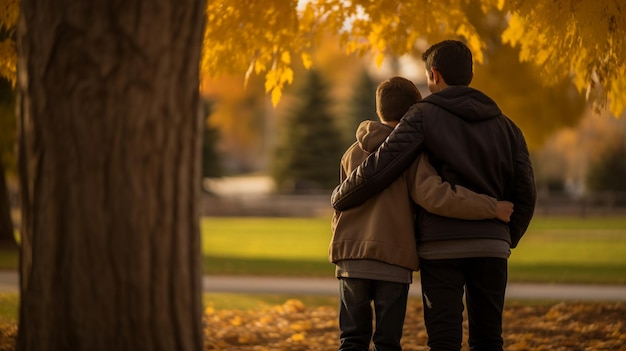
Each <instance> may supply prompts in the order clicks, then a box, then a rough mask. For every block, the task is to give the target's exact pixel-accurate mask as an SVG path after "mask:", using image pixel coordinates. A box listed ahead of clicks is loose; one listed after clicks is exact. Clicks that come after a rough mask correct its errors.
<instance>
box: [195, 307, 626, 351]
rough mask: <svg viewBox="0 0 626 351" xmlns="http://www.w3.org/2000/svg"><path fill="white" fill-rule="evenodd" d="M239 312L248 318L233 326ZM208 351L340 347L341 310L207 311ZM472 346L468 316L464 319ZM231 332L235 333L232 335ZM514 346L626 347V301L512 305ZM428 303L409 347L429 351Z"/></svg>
mask: <svg viewBox="0 0 626 351" xmlns="http://www.w3.org/2000/svg"><path fill="white" fill-rule="evenodd" d="M234 316H238V317H239V319H238V320H241V321H243V323H242V324H240V325H237V326H235V325H233V323H231V322H230V321H232V320H233V318H235V317H234ZM205 323H206V324H205V335H206V339H205V340H206V344H205V350H229V351H263V350H272V351H281V350H290V351H309V350H311V351H312V350H328V351H331V350H337V348H338V345H339V340H338V338H339V327H338V324H337V311H336V309H334V308H329V307H317V308H306V307H304V306H303V305H302V303H301V302H299V301H298V300H288V301H287V302H285V303H284V304H283V305H281V306H274V307H271V308H264V309H260V310H255V311H219V312H217V311H211V313H207V314H206V316H205ZM464 328H465V333H464V338H465V342H464V345H463V350H468V349H469V348H468V346H467V318H466V322H465V323H464ZM227 335H230V337H226V336H227ZM504 337H505V349H506V350H508V351H626V304H623V303H559V304H552V305H535V306H525V305H513V306H507V307H506V309H505V313H504ZM427 339H428V336H427V334H426V329H425V327H424V322H423V318H422V305H421V303H420V302H419V301H415V300H413V301H411V302H410V303H409V309H408V312H407V319H406V322H405V329H404V338H403V349H404V351H426V350H428V346H427V345H426V343H427Z"/></svg>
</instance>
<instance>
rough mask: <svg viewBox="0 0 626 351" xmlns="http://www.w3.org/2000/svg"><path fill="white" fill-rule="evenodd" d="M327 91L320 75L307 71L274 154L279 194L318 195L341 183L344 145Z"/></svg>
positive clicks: (275, 178) (275, 175)
mask: <svg viewBox="0 0 626 351" xmlns="http://www.w3.org/2000/svg"><path fill="white" fill-rule="evenodd" d="M328 91H329V89H328V86H327V84H326V83H325V82H324V81H323V79H322V77H321V76H320V74H319V73H318V72H316V71H315V70H309V71H307V77H306V79H305V83H304V85H303V86H302V87H301V89H299V93H298V95H297V96H298V97H299V98H300V100H299V101H298V102H297V103H296V106H295V107H294V109H293V110H292V111H291V112H290V113H289V115H288V116H287V118H286V121H285V125H284V126H283V128H282V135H281V139H280V142H279V145H278V146H277V148H276V152H275V155H274V165H273V169H272V176H273V178H274V181H275V182H276V186H277V190H278V191H279V192H283V193H289V192H293V193H304V192H315V191H320V190H328V189H332V188H333V187H334V186H335V185H337V184H338V181H339V174H338V169H339V162H340V160H341V155H342V153H343V147H344V144H343V142H342V138H341V134H340V132H339V130H338V129H337V127H336V126H335V124H334V118H333V117H332V116H331V114H330V107H331V106H330V105H331V101H330V99H329V97H328Z"/></svg>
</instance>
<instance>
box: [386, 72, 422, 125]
mask: <svg viewBox="0 0 626 351" xmlns="http://www.w3.org/2000/svg"><path fill="white" fill-rule="evenodd" d="M421 99H422V94H420V92H419V90H418V89H417V87H416V86H415V84H413V82H411V81H410V80H408V79H406V78H402V77H392V78H389V79H387V80H385V81H383V82H381V83H380V84H379V85H378V87H377V88H376V113H377V114H378V117H379V118H380V119H381V120H382V121H399V120H400V119H401V118H402V116H404V114H405V113H406V111H408V110H409V107H411V106H413V105H414V104H416V103H417V102H418V101H420V100H421Z"/></svg>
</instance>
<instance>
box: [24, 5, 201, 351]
mask: <svg viewBox="0 0 626 351" xmlns="http://www.w3.org/2000/svg"><path fill="white" fill-rule="evenodd" d="M203 26H204V3H203V1H200V0H161V1H153V0H134V1H122V2H120V1H109V0H91V1H82V0H67V1H63V2H59V1H57V0H22V1H21V19H20V26H19V30H18V33H19V34H18V57H19V64H18V66H19V69H20V72H19V73H18V76H19V78H18V86H19V93H20V96H19V99H18V104H19V109H20V112H19V114H20V126H19V130H20V141H19V144H20V164H19V168H20V180H21V186H22V189H21V191H22V199H23V201H22V210H23V224H22V231H23V233H24V234H23V245H22V252H21V258H20V293H21V296H20V299H21V300H20V312H19V313H20V319H19V332H18V341H17V349H18V350H21V351H26V350H37V351H48V350H59V351H60V350H75V351H80V350H89V351H99V350H107V351H110V350H135V351H136V350H166V351H168V350H178V351H186V350H196V351H197V350H201V349H202V340H203V338H202V326H201V314H202V301H201V256H200V233H199V208H198V204H199V201H198V200H199V195H200V187H199V184H198V181H197V180H198V179H199V177H200V137H201V121H200V118H199V92H198V87H199V62H200V48H201V41H202V33H203Z"/></svg>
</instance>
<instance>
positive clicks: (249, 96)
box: [0, 10, 626, 233]
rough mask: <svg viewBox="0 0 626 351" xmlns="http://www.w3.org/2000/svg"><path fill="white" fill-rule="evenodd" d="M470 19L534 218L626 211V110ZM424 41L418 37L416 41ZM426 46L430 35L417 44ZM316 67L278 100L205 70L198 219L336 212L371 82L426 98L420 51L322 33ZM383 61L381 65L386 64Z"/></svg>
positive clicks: (0, 181) (478, 14) (11, 98)
mask: <svg viewBox="0 0 626 351" xmlns="http://www.w3.org/2000/svg"><path fill="white" fill-rule="evenodd" d="M468 16H469V17H470V18H471V20H472V23H473V24H474V25H475V26H476V29H477V31H478V33H479V34H480V35H481V37H482V38H485V41H486V43H487V47H486V48H485V50H484V52H483V53H484V57H483V60H482V61H483V62H482V63H478V62H477V63H476V64H475V78H474V80H473V82H472V84H471V86H472V87H474V88H477V89H480V90H483V91H484V92H485V93H487V94H488V95H490V96H491V97H492V98H494V100H495V101H496V102H497V103H498V104H499V106H500V107H501V109H502V110H503V111H504V113H505V114H506V115H507V116H509V117H510V118H511V119H513V120H514V121H515V122H516V123H517V124H518V125H519V126H520V127H521V129H522V130H523V132H524V133H525V136H526V138H527V141H528V143H529V148H530V150H531V153H532V160H533V165H534V168H535V172H536V181H537V187H538V189H539V201H538V206H537V214H549V215H555V214H556V215H559V214H565V215H575V216H587V215H614V214H623V213H626V182H625V181H624V179H626V118H624V116H623V115H622V116H614V115H612V114H611V113H610V112H609V111H608V109H605V110H598V109H594V108H592V107H591V106H588V105H587V104H586V102H585V101H586V99H585V96H582V94H580V93H579V91H578V90H577V89H576V88H575V87H574V85H573V83H572V80H571V79H563V80H562V81H557V82H553V83H552V84H550V85H549V86H546V85H545V84H542V77H541V75H540V74H539V73H538V72H537V67H536V66H534V65H533V64H531V63H523V62H519V60H518V57H519V54H520V52H519V50H520V49H519V48H513V47H511V46H509V45H505V44H502V41H501V40H500V33H501V32H502V27H503V26H505V25H506V20H507V19H506V18H505V16H504V15H503V14H500V15H494V14H493V13H492V14H490V15H486V14H484V13H483V12H482V11H478V10H477V11H475V12H469V13H468ZM418 44H419V43H418ZM421 44H422V46H423V48H424V49H425V48H426V47H427V45H428V44H427V43H426V42H423V43H421ZM312 53H313V54H312V57H311V58H310V59H311V61H312V62H311V68H305V67H303V66H302V64H300V66H298V63H295V62H294V63H293V68H294V74H293V75H294V76H295V77H297V78H298V79H295V80H294V83H293V84H291V85H287V86H286V87H285V88H284V91H283V94H282V97H281V98H280V100H279V102H278V104H277V105H276V106H274V104H273V103H272V101H271V100H272V98H271V96H270V94H268V93H266V90H265V86H264V79H263V77H260V76H255V75H250V76H246V75H245V74H244V73H242V74H239V75H222V76H220V78H213V79H212V78H203V81H202V82H201V87H200V88H201V94H202V98H203V119H204V122H205V123H204V135H203V136H204V138H203V146H202V147H203V156H202V171H203V175H202V179H198V182H201V184H202V189H203V197H202V215H204V216H317V215H319V214H324V213H328V212H330V210H331V208H330V202H329V194H330V191H331V190H332V189H333V188H334V186H336V185H337V184H338V181H339V180H338V179H339V160H340V157H341V155H342V153H343V151H344V150H345V149H346V148H347V147H348V146H349V145H350V144H351V143H352V142H353V141H354V140H355V135H354V133H355V130H356V127H357V125H358V124H359V123H360V122H361V121H363V120H365V119H376V118H377V117H376V112H375V89H376V86H377V84H378V83H379V82H381V81H382V80H385V79H387V78H389V77H391V76H394V75H401V76H404V77H406V78H409V79H411V80H412V81H413V82H415V84H416V85H417V86H418V87H419V89H420V90H421V92H422V95H423V96H426V95H428V90H427V88H426V86H425V79H424V73H423V64H422V62H421V59H420V58H419V57H417V56H409V55H406V56H400V57H398V56H393V55H391V54H389V55H386V56H385V57H384V60H383V62H382V65H379V64H377V63H375V61H377V58H374V57H372V56H369V55H367V54H366V55H363V56H358V55H356V54H355V55H349V54H346V53H345V50H344V49H342V48H341V46H340V38H338V37H333V36H330V35H329V36H326V37H325V38H324V39H323V41H322V43H321V44H320V45H317V46H316V47H315V49H314V50H312ZM379 63H380V62H379ZM14 111H15V92H14V90H13V88H12V86H11V84H10V82H9V81H7V80H5V79H4V78H0V156H1V157H0V161H1V162H0V224H2V226H3V228H0V229H1V230H2V232H5V233H6V232H8V233H11V232H12V231H11V230H9V227H8V224H9V223H10V222H11V221H10V220H9V219H7V216H9V213H10V216H11V219H12V221H13V222H14V223H15V224H16V226H15V227H16V228H18V227H19V226H18V225H17V224H18V223H19V213H18V210H17V208H18V207H19V206H18V204H19V197H18V184H17V166H16V164H17V161H16V159H17V155H16V125H15V117H14Z"/></svg>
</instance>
